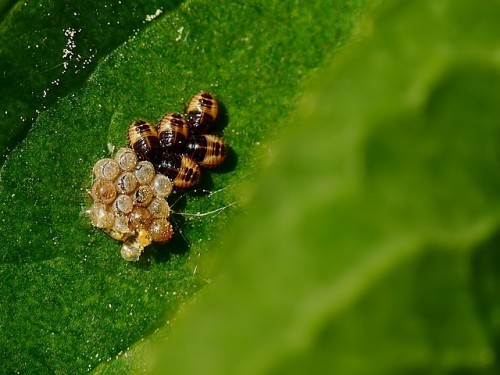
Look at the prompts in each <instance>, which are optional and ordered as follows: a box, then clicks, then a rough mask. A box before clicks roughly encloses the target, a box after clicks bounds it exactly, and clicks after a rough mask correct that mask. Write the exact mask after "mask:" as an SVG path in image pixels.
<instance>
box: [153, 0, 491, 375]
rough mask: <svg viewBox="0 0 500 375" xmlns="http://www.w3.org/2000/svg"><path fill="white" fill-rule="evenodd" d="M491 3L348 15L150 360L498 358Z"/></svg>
mask: <svg viewBox="0 0 500 375" xmlns="http://www.w3.org/2000/svg"><path fill="white" fill-rule="evenodd" d="M499 16H500V6H499V4H498V2H495V1H480V2H479V3H474V4H472V3H470V2H467V1H455V0H449V1H447V0H443V1H433V0H425V1H418V2H408V1H388V2H385V3H384V4H383V5H382V6H381V8H380V9H379V10H378V11H376V12H372V13H369V14H368V15H367V16H366V17H365V18H364V22H363V23H361V26H360V32H361V34H362V35H364V36H365V38H364V41H363V42H362V43H360V44H358V45H356V46H353V47H352V48H351V49H350V50H349V51H347V53H346V54H345V55H344V56H343V57H342V58H341V59H340V60H337V61H336V62H335V64H334V65H333V66H332V67H331V68H330V69H325V70H323V71H322V74H321V79H320V83H319V84H318V85H317V86H316V87H315V88H310V90H308V92H309V94H308V95H305V96H304V100H303V101H302V104H301V105H299V106H298V109H297V113H296V115H294V116H293V117H292V119H291V120H290V123H289V126H288V128H289V129H290V132H289V133H288V134H287V135H283V136H282V137H280V140H279V142H277V143H278V144H277V145H276V147H275V149H273V155H274V156H275V157H274V163H272V165H271V166H270V167H269V168H268V169H267V170H266V171H265V173H264V176H262V179H261V180H260V182H259V183H257V184H256V188H255V190H254V199H253V200H252V201H251V203H249V205H248V215H247V216H246V218H245V219H246V220H245V221H244V222H243V223H241V224H240V225H239V229H235V230H234V231H233V232H231V234H230V235H229V236H228V237H229V238H228V240H227V242H226V245H225V251H223V252H222V253H221V256H220V259H219V262H220V263H219V267H220V269H223V270H224V271H222V272H221V273H220V275H219V276H218V277H217V278H216V279H215V280H214V283H213V285H212V286H211V287H210V288H207V289H204V290H203V291H202V292H201V293H200V294H199V295H198V299H197V301H196V304H195V305H194V306H191V308H190V309H186V312H185V314H184V315H183V316H182V319H181V320H180V322H178V324H177V326H176V329H175V331H172V334H171V335H170V336H169V339H168V341H167V342H166V344H165V346H164V348H163V351H162V352H161V354H160V355H159V358H161V359H160V360H159V364H158V373H160V374H163V373H175V374H196V373H203V374H305V373H312V374H350V375H351V374H371V375H373V374H497V373H498V372H499V366H498V356H499V346H498V342H499V337H500V336H499V334H500V330H499V325H498V317H499V307H498V305H499V302H498V301H499V290H500V289H499V280H500V276H499V275H500V269H499V265H500V262H499V261H500V253H499V247H498V244H499V228H500V195H499V191H500V122H499V119H500V107H499V106H498V100H499V98H500V65H499V58H498V57H499V55H498V51H499V50H498V44H497V40H498V28H497V26H496V25H497V20H498V19H499Z"/></svg>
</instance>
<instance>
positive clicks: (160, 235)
mask: <svg viewBox="0 0 500 375" xmlns="http://www.w3.org/2000/svg"><path fill="white" fill-rule="evenodd" d="M149 232H150V233H151V237H152V238H153V241H154V242H167V241H168V240H170V238H172V235H173V234H174V229H173V227H172V224H171V223H170V222H169V221H168V220H167V219H155V220H153V222H152V223H151V226H150V227H149Z"/></svg>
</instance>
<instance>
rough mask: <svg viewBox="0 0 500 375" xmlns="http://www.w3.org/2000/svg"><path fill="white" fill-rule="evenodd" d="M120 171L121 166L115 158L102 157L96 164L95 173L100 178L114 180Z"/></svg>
mask: <svg viewBox="0 0 500 375" xmlns="http://www.w3.org/2000/svg"><path fill="white" fill-rule="evenodd" d="M120 172H121V171H120V166H119V165H118V163H117V162H116V161H114V160H113V159H109V158H106V159H101V160H99V161H98V162H97V163H95V165H94V174H95V176H96V177H97V178H98V179H99V178H102V179H104V180H108V181H114V180H115V179H116V178H117V177H118V175H119V174H120Z"/></svg>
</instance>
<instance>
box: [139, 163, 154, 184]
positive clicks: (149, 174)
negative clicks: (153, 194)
mask: <svg viewBox="0 0 500 375" xmlns="http://www.w3.org/2000/svg"><path fill="white" fill-rule="evenodd" d="M155 173H156V172H155V167H154V166H153V164H151V163H150V162H149V161H146V160H143V161H140V162H139V163H137V166H136V167H135V178H137V181H139V183H140V184H141V185H145V184H149V183H150V182H151V181H152V180H153V178H154V176H155Z"/></svg>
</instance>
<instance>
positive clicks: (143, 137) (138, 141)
mask: <svg viewBox="0 0 500 375" xmlns="http://www.w3.org/2000/svg"><path fill="white" fill-rule="evenodd" d="M127 138H128V143H129V145H130V147H132V148H133V149H134V151H135V153H136V154H137V158H138V159H139V160H147V161H150V162H153V161H154V160H156V158H157V155H158V152H159V146H160V144H159V140H158V133H157V131H156V129H155V128H154V127H153V126H152V125H151V124H150V123H148V122H147V121H144V120H138V121H134V122H133V123H132V124H130V126H129V128H128V132H127Z"/></svg>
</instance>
